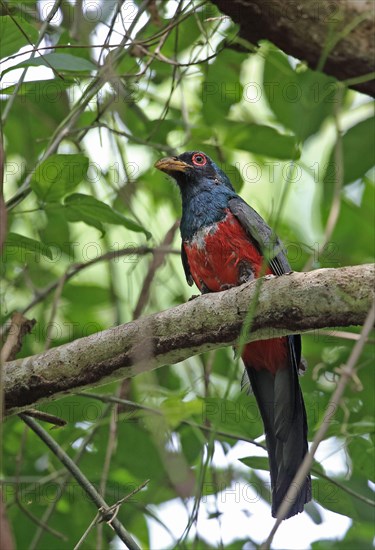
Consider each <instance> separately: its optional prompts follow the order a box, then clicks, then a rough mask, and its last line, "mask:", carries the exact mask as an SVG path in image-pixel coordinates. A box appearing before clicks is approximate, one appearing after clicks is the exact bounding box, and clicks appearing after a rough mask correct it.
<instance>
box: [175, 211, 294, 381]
mask: <svg viewBox="0 0 375 550" xmlns="http://www.w3.org/2000/svg"><path fill="white" fill-rule="evenodd" d="M183 246H184V248H185V252H186V255H187V258H188V262H189V267H190V272H191V275H192V277H193V279H194V282H195V284H196V285H197V287H198V288H199V289H200V290H202V288H203V287H204V286H205V287H206V288H207V289H208V290H209V291H211V292H219V291H220V290H224V289H226V288H228V286H237V285H238V284H240V275H239V268H240V264H241V262H244V261H245V262H246V263H247V264H248V265H250V266H251V270H252V272H253V274H254V277H255V278H257V277H259V274H260V271H261V268H262V262H263V257H262V255H261V254H260V253H259V252H258V250H257V249H256V248H255V247H254V246H253V244H252V243H251V241H250V240H249V237H248V235H247V234H246V232H245V230H244V229H243V227H242V226H241V224H240V223H239V221H238V220H237V218H235V216H234V215H233V214H232V213H231V212H230V211H229V210H228V213H227V216H226V217H225V218H224V220H222V221H221V222H219V223H217V224H213V225H212V226H209V227H207V228H205V229H203V230H201V231H200V232H199V233H198V234H197V235H196V236H195V237H194V239H192V240H191V241H189V242H184V243H183ZM265 273H267V274H269V273H272V270H271V269H270V268H269V267H267V269H266V271H265ZM287 354H288V351H287V340H286V338H272V339H270V340H261V341H258V342H252V343H250V344H247V345H246V346H245V349H244V351H243V354H242V358H243V360H244V362H245V364H247V365H249V366H251V367H253V368H255V369H256V370H259V369H267V370H269V371H270V372H272V373H275V372H276V371H277V370H278V369H279V368H285V367H287V365H288V358H287Z"/></svg>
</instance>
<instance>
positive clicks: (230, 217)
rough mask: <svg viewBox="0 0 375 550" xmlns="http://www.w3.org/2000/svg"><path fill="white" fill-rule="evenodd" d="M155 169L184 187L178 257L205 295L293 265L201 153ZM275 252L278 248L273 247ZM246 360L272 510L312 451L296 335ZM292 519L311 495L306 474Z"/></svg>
mask: <svg viewBox="0 0 375 550" xmlns="http://www.w3.org/2000/svg"><path fill="white" fill-rule="evenodd" d="M155 167H156V168H157V169H159V170H161V171H162V172H165V173H166V174H168V175H170V176H172V177H173V178H174V179H175V180H176V182H177V185H178V187H179V188H180V191H181V198H182V218H181V225H180V230H181V238H182V247H181V257H182V264H183V267H184V270H185V275H186V279H187V282H188V283H189V285H192V284H193V282H194V283H195V284H196V285H197V287H198V288H199V289H200V291H201V292H202V293H206V292H219V291H221V290H225V289H227V288H230V287H233V286H238V285H241V284H243V283H244V282H246V281H250V280H252V279H254V278H257V277H259V275H260V274H261V269H262V264H263V261H264V257H265V256H266V258H267V260H266V262H267V267H266V273H268V274H274V275H276V276H279V275H283V274H284V273H288V272H290V271H291V268H290V265H289V263H288V260H287V258H286V256H285V254H284V252H283V248H282V245H281V243H280V241H279V240H278V239H277V238H276V237H275V235H274V234H273V232H272V230H271V229H270V227H269V226H268V225H267V224H266V223H265V221H264V220H263V219H262V218H261V216H259V214H258V213H257V212H256V211H255V210H253V209H252V208H251V207H250V206H249V205H248V204H247V203H246V202H245V201H244V200H243V199H242V198H241V197H240V196H239V195H237V194H236V192H235V191H234V189H233V186H232V184H231V182H230V180H229V178H228V176H227V175H226V174H225V173H224V172H223V171H222V170H221V169H220V168H219V167H218V166H217V165H216V164H215V163H214V162H213V161H212V160H211V159H210V158H209V157H208V156H207V155H205V154H204V153H202V152H200V151H192V152H186V153H183V154H182V155H179V156H177V157H167V158H162V159H161V160H159V161H158V162H156V164H155ZM272 251H274V252H273V254H272V253H271V252H272ZM242 359H243V362H244V364H245V368H246V372H247V375H248V378H249V380H250V384H251V387H252V390H253V392H254V395H255V398H256V400H257V403H258V406H259V409H260V413H261V416H262V419H263V423H264V430H265V434H266V442H267V449H268V456H269V464H270V472H271V486H272V515H273V516H274V517H276V514H277V511H278V508H279V506H280V504H281V502H282V500H283V498H284V496H285V495H286V493H287V491H288V489H289V486H290V484H291V482H292V480H293V478H294V476H295V474H296V472H297V470H298V468H299V466H300V464H301V462H302V460H303V458H304V456H305V454H306V452H307V450H308V446H307V421H306V411H305V406H304V402H303V397H302V392H301V388H300V385H299V381H298V372H299V368H302V366H301V337H300V336H299V335H294V336H288V337H283V338H272V339H270V340H262V341H258V342H251V343H249V344H246V345H245V347H244V349H243V352H242ZM296 489H298V495H297V498H296V500H295V502H294V504H293V506H292V507H291V509H290V511H289V514H288V516H287V517H292V516H294V515H295V514H297V513H299V512H302V511H303V509H304V504H305V503H306V502H309V501H310V500H311V479H310V476H308V477H306V479H305V481H304V483H303V484H302V486H301V487H299V488H292V490H293V493H294V491H295V490H296Z"/></svg>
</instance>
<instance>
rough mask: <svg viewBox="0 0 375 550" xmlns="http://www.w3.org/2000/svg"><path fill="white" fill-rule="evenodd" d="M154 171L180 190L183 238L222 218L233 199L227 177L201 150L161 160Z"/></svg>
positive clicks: (231, 187)
mask: <svg viewBox="0 0 375 550" xmlns="http://www.w3.org/2000/svg"><path fill="white" fill-rule="evenodd" d="M155 168H157V169H158V170H161V171H162V172H164V173H166V174H168V175H169V176H171V177H172V178H174V179H175V180H176V183H177V185H178V187H179V188H180V191H181V197H182V220H181V233H182V234H183V235H188V234H191V233H192V232H194V231H196V230H197V229H199V228H201V227H203V226H207V225H210V224H212V223H214V222H217V221H219V220H220V219H223V217H224V216H225V212H226V208H227V206H228V201H229V199H231V198H233V197H234V196H236V193H235V191H234V189H233V186H232V184H231V182H230V179H229V178H228V176H227V175H226V174H225V173H224V172H223V170H221V169H220V168H219V167H218V166H217V164H215V163H214V161H213V160H211V159H210V157H209V156H207V155H206V154H205V153H203V152H202V151H188V152H186V153H182V154H181V155H179V156H176V157H166V158H162V159H160V160H158V161H157V162H156V164H155Z"/></svg>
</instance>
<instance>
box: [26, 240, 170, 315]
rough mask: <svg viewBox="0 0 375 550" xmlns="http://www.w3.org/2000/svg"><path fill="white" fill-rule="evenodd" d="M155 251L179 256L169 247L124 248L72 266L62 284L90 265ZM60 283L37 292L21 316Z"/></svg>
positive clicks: (52, 284)
mask: <svg viewBox="0 0 375 550" xmlns="http://www.w3.org/2000/svg"><path fill="white" fill-rule="evenodd" d="M156 251H160V252H165V253H166V254H180V251H179V250H176V249H173V248H170V247H168V248H161V247H158V248H152V247H148V246H138V247H126V248H123V249H122V250H114V251H113V252H105V253H104V254H102V255H101V256H98V257H97V258H93V259H92V260H89V261H88V262H80V263H77V264H72V265H71V266H70V267H69V270H68V271H67V273H66V274H64V275H63V278H64V283H66V282H67V281H69V280H70V279H71V278H72V277H74V276H75V275H77V273H79V272H80V271H82V270H83V269H87V268H88V267H91V266H92V265H95V264H97V263H100V262H106V261H110V260H117V259H118V258H122V257H123V256H143V255H145V254H154V253H155V252H156ZM60 281H61V277H60V278H59V279H58V280H57V281H55V282H54V283H51V284H50V285H49V286H47V287H46V288H45V289H44V290H42V291H40V292H38V294H37V295H36V296H35V298H34V299H33V300H32V301H31V302H30V303H29V304H28V305H27V306H26V307H25V308H24V309H23V310H22V313H23V314H24V313H27V312H28V311H29V310H30V309H32V308H33V307H34V306H36V305H37V304H39V303H40V302H42V301H43V300H44V299H45V298H46V297H47V296H48V295H49V294H50V293H51V292H53V291H54V290H55V289H56V288H57V287H58V285H59V284H60Z"/></svg>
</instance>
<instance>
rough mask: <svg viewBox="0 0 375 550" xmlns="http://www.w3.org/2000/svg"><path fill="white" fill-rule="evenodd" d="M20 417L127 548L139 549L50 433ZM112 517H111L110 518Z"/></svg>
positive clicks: (30, 419)
mask: <svg viewBox="0 0 375 550" xmlns="http://www.w3.org/2000/svg"><path fill="white" fill-rule="evenodd" d="M19 416H20V418H22V420H23V421H24V422H25V424H27V426H29V428H31V429H32V430H33V432H34V433H35V434H36V435H37V436H38V437H39V438H40V439H41V440H42V441H43V442H44V443H45V444H46V446H47V447H48V448H49V449H50V450H51V451H52V453H53V454H54V455H55V456H56V457H57V458H58V459H59V460H60V461H61V462H62V464H64V466H65V467H66V468H67V470H69V472H70V473H71V474H72V476H73V477H74V478H75V479H76V481H77V482H78V483H79V485H80V486H81V487H82V489H83V490H84V491H85V493H86V494H87V495H88V496H89V497H90V499H91V500H92V502H93V503H94V504H95V506H96V507H97V508H98V510H99V511H100V513H101V515H102V516H103V517H104V518H105V520H106V521H107V522H108V521H110V522H111V526H112V527H113V529H114V531H115V532H116V534H117V535H118V537H119V538H120V539H121V540H122V542H123V543H124V544H126V546H127V548H129V549H130V550H140V548H139V546H138V544H137V543H136V542H135V540H134V539H133V538H132V537H131V536H130V534H129V533H128V532H127V530H126V529H125V527H124V526H123V525H122V523H121V522H120V521H119V520H118V519H117V518H113V514H112V512H110V514H108V509H109V507H108V505H107V503H106V502H105V500H104V499H103V497H102V496H101V495H100V494H99V493H98V491H97V490H96V489H95V487H94V486H93V485H92V483H91V482H90V481H89V480H88V479H87V477H86V476H85V475H84V474H83V473H82V471H81V470H80V469H79V468H78V466H77V465H76V463H75V462H74V461H73V460H72V459H71V458H70V457H69V456H68V455H67V454H66V452H65V451H64V450H63V449H62V448H61V447H60V445H59V444H58V443H56V441H55V440H54V439H53V437H51V436H50V434H49V433H48V432H47V431H46V430H44V429H43V428H42V427H41V426H40V425H39V424H38V423H37V422H36V421H35V420H34V419H33V418H30V417H29V416H27V414H25V413H21V414H20V415H19ZM112 518H113V519H112Z"/></svg>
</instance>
